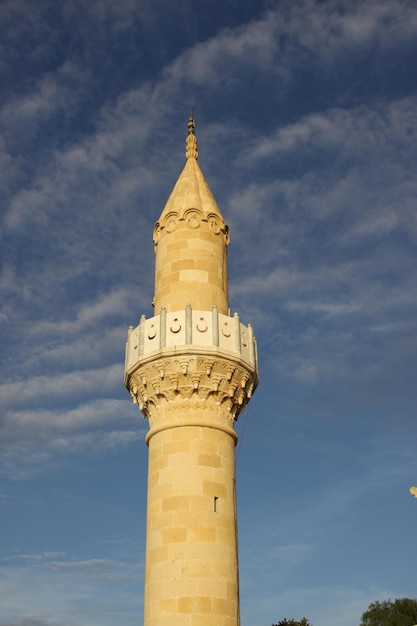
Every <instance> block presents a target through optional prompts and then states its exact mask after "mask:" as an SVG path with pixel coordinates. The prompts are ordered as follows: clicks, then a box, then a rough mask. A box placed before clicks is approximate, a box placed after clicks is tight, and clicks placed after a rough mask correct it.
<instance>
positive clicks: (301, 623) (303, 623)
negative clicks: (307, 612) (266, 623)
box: [272, 617, 312, 626]
mask: <svg viewBox="0 0 417 626" xmlns="http://www.w3.org/2000/svg"><path fill="white" fill-rule="evenodd" d="M272 626H312V625H311V624H310V622H309V621H308V619H307V618H306V617H302V618H301V619H300V620H295V619H287V618H286V617H284V619H282V620H281V621H280V622H278V623H277V624H272Z"/></svg>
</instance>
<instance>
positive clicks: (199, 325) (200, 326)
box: [196, 317, 208, 333]
mask: <svg viewBox="0 0 417 626" xmlns="http://www.w3.org/2000/svg"><path fill="white" fill-rule="evenodd" d="M196 328H197V330H198V331H199V332H200V333H205V332H207V330H208V326H207V323H206V320H205V319H204V317H200V319H199V320H198V323H197V325H196Z"/></svg>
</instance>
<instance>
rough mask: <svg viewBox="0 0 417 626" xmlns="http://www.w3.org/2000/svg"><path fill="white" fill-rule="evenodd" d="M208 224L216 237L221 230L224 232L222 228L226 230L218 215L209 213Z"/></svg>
mask: <svg viewBox="0 0 417 626" xmlns="http://www.w3.org/2000/svg"><path fill="white" fill-rule="evenodd" d="M207 222H208V225H209V226H210V230H211V231H212V232H213V233H214V234H215V235H218V234H219V233H220V230H222V228H224V223H223V221H222V222H221V221H220V219H219V216H218V215H216V214H215V213H209V214H208V215H207Z"/></svg>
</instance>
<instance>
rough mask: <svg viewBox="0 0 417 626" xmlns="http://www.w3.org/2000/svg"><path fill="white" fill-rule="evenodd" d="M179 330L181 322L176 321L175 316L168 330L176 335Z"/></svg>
mask: <svg viewBox="0 0 417 626" xmlns="http://www.w3.org/2000/svg"><path fill="white" fill-rule="evenodd" d="M180 330H181V324H180V323H179V321H178V317H175V318H174V321H173V322H172V324H171V327H170V331H171V333H174V334H175V335H176V334H177V333H179V332H180Z"/></svg>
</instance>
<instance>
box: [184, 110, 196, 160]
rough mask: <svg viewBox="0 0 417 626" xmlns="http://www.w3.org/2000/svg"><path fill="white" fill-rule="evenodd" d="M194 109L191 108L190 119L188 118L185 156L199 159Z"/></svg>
mask: <svg viewBox="0 0 417 626" xmlns="http://www.w3.org/2000/svg"><path fill="white" fill-rule="evenodd" d="M194 129H195V121H194V109H191V115H190V119H189V120H188V136H187V139H186V140H185V158H186V159H196V160H197V159H198V150H197V137H196V136H195V132H194Z"/></svg>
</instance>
